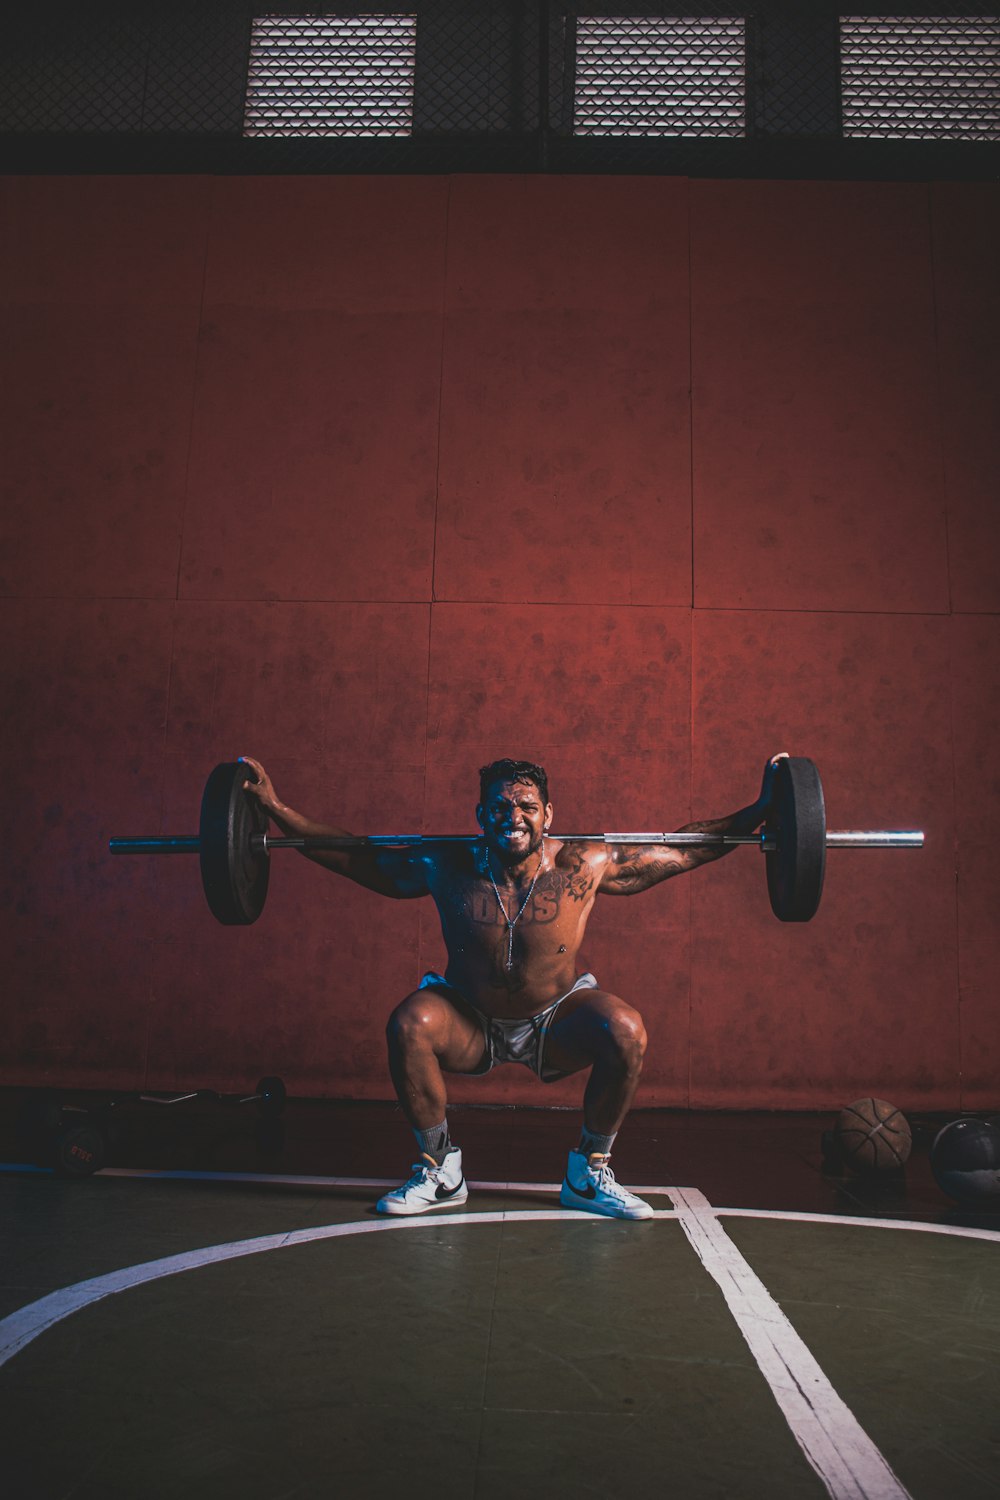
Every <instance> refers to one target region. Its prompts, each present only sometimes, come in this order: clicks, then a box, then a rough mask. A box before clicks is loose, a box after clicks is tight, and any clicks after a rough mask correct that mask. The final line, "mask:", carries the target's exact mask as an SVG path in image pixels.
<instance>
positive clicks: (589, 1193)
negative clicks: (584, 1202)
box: [566, 1177, 597, 1198]
mask: <svg viewBox="0 0 1000 1500" xmlns="http://www.w3.org/2000/svg"><path fill="white" fill-rule="evenodd" d="M566 1186H567V1187H568V1188H569V1190H570V1192H571V1193H575V1194H576V1196H577V1197H578V1198H596V1197H597V1189H596V1188H595V1187H594V1184H593V1183H592V1182H591V1183H588V1184H587V1186H586V1187H585V1188H578V1187H574V1186H573V1184H572V1183H571V1182H570V1180H569V1178H568V1177H567V1178H566Z"/></svg>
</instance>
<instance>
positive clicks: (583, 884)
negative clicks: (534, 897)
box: [545, 839, 608, 900]
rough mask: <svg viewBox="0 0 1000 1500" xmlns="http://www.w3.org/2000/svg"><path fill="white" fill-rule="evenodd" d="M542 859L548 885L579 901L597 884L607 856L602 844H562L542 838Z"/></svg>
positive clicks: (558, 841) (555, 840) (602, 872)
mask: <svg viewBox="0 0 1000 1500" xmlns="http://www.w3.org/2000/svg"><path fill="white" fill-rule="evenodd" d="M545 854H546V860H547V862H548V864H549V872H550V879H549V881H548V882H547V883H548V884H550V885H558V886H559V887H560V889H561V890H564V891H565V892H566V894H567V895H568V896H571V897H573V898H575V899H576V900H583V899H584V898H585V897H587V896H589V895H590V893H591V892H592V891H593V890H594V889H595V888H596V886H597V885H598V884H599V882H600V879H601V876H602V875H603V874H604V870H605V868H606V866H607V862H608V856H607V852H606V850H605V848H604V845H603V844H577V843H567V844H564V843H562V842H561V840H559V839H546V841H545Z"/></svg>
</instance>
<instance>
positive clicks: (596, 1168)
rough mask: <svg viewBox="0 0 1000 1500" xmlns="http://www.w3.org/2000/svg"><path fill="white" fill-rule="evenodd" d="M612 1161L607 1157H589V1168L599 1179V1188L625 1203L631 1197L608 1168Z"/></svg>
mask: <svg viewBox="0 0 1000 1500" xmlns="http://www.w3.org/2000/svg"><path fill="white" fill-rule="evenodd" d="M609 1160H610V1158H609V1157H607V1156H597V1155H595V1156H588V1157H587V1167H588V1169H589V1171H590V1172H591V1173H592V1174H593V1175H594V1177H596V1178H597V1186H598V1187H599V1188H601V1189H602V1191H604V1192H605V1193H608V1194H610V1196H611V1197H613V1198H620V1199H621V1200H622V1201H623V1202H624V1201H625V1199H626V1198H627V1197H628V1196H629V1194H628V1193H627V1191H626V1190H625V1188H623V1187H622V1185H621V1183H620V1182H616V1181H615V1174H614V1172H612V1170H611V1168H610V1167H609V1166H608V1161H609Z"/></svg>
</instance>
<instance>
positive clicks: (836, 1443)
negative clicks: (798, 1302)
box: [670, 1188, 909, 1500]
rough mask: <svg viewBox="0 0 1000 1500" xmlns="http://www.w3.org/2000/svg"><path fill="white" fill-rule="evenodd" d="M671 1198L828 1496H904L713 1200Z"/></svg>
mask: <svg viewBox="0 0 1000 1500" xmlns="http://www.w3.org/2000/svg"><path fill="white" fill-rule="evenodd" d="M670 1199H671V1202H672V1203H673V1205H674V1208H675V1209H676V1211H677V1218H678V1220H679V1221H680V1225H681V1228H682V1229H683V1230H684V1233H685V1234H686V1235H687V1237H688V1239H689V1241H690V1242H691V1245H692V1247H693V1249H694V1252H695V1254H696V1255H697V1256H698V1259H699V1260H700V1261H701V1263H702V1265H703V1266H704V1267H705V1270H706V1271H707V1272H708V1274H709V1275H710V1276H711V1277H712V1279H713V1281H715V1283H716V1284H717V1286H718V1287H719V1289H720V1291H721V1292H722V1295H723V1297H724V1298H725V1299H726V1305H727V1307H728V1308H729V1311H730V1312H731V1313H732V1315H733V1317H734V1318H735V1320H736V1323H737V1326H738V1327H739V1330H740V1332H741V1333H742V1335H743V1337H744V1338H745V1339H746V1341H747V1344H748V1345H749V1347H750V1352H751V1353H752V1354H753V1357H754V1359H755V1360H756V1361H757V1364H758V1365H759V1366H760V1370H761V1373H762V1375H763V1376H764V1379H765V1380H766V1381H767V1383H768V1385H769V1386H770V1387H771V1392H772V1394H773V1396H774V1399H775V1400H776V1401H777V1403H778V1405H779V1407H780V1408H781V1412H782V1415H783V1416H784V1418H785V1421H786V1422H787V1423H788V1425H789V1427H790V1428H791V1430H792V1435H793V1436H794V1438H795V1440H796V1442H797V1443H798V1445H799V1447H800V1448H801V1449H802V1452H803V1453H804V1454H805V1456H806V1458H807V1459H808V1460H809V1462H810V1464H812V1466H813V1468H814V1469H815V1471H816V1473H817V1474H818V1475H819V1477H820V1479H821V1480H822V1481H823V1483H824V1484H825V1486H826V1488H827V1491H828V1492H829V1494H830V1496H831V1497H832V1500H909V1492H908V1491H907V1490H906V1489H905V1488H904V1486H903V1485H902V1484H901V1483H900V1481H899V1480H898V1479H897V1478H896V1475H895V1474H894V1473H893V1471H892V1469H891V1468H890V1467H889V1465H888V1463H887V1462H886V1460H885V1459H884V1458H883V1456H882V1454H881V1453H880V1452H879V1450H878V1449H877V1448H876V1446H875V1444H874V1443H873V1442H872V1440H871V1438H870V1437H869V1436H868V1434H867V1433H866V1432H865V1431H864V1429H863V1428H862V1426H861V1424H860V1423H859V1422H858V1420H857V1418H856V1417H855V1415H854V1413H853V1412H852V1411H851V1410H850V1408H849V1407H848V1406H847V1405H846V1404H845V1403H844V1402H843V1401H842V1400H841V1398H840V1397H839V1396H838V1395H837V1392H836V1391H835V1390H834V1388H833V1386H832V1385H831V1384H830V1382H829V1380H828V1379H827V1377H826V1376H825V1375H824V1373H823V1371H822V1369H821V1368H820V1366H819V1364H818V1363H817V1361H816V1359H815V1358H814V1356H813V1355H812V1353H811V1351H810V1350H809V1348H808V1346H807V1345H806V1344H805V1343H804V1342H803V1340H802V1339H801V1338H800V1337H799V1335H798V1334H797V1333H796V1331H795V1329H794V1328H793V1327H792V1325H791V1323H790V1322H789V1321H788V1319H787V1318H786V1317H785V1314H784V1313H783V1312H782V1311H781V1308H780V1307H779V1306H778V1304H777V1302H775V1300H774V1298H773V1297H772V1296H771V1294H770V1292H769V1291H768V1290H767V1288H766V1286H765V1285H764V1283H763V1282H762V1281H761V1280H760V1278H759V1277H758V1276H757V1275H756V1273H755V1272H754V1271H753V1270H752V1269H751V1267H750V1265H749V1264H748V1263H747V1261H745V1260H744V1259H743V1256H742V1255H741V1254H740V1252H739V1250H738V1249H737V1248H736V1246H735V1245H734V1244H733V1241H732V1240H731V1239H730V1238H729V1236H728V1235H727V1234H726V1231H725V1230H724V1229H723V1227H722V1225H721V1224H720V1223H719V1220H718V1216H717V1214H716V1212H715V1210H714V1209H713V1208H712V1205H711V1204H710V1203H709V1202H708V1200H707V1199H706V1198H704V1197H703V1196H702V1194H701V1193H699V1192H698V1191H697V1190H696V1189H695V1188H674V1189H672V1190H671V1193H670Z"/></svg>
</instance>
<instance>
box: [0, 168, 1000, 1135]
mask: <svg viewBox="0 0 1000 1500" xmlns="http://www.w3.org/2000/svg"><path fill="white" fill-rule="evenodd" d="M2 194H3V215H4V221H5V223H6V225H7V230H6V232H5V234H4V236H3V246H2V249H0V263H2V277H0V295H2V297H3V300H4V304H5V307H4V312H5V323H6V325H7V329H8V333H7V337H6V339H5V341H4V357H5V359H6V361H7V363H8V366H9V368H8V371H7V374H8V377H9V394H8V396H7V398H6V401H5V410H4V421H5V423H6V424H7V432H6V436H5V439H4V453H5V458H4V463H3V474H2V485H3V518H2V523H0V525H2V531H0V595H2V597H0V613H2V617H3V624H4V640H5V643H6V650H5V652H4V663H3V674H4V702H5V705H6V711H5V714H4V717H3V723H2V727H0V755H2V760H3V787H4V792H5V804H6V812H7V817H6V841H7V854H6V858H5V860H4V863H3V872H2V877H0V880H2V891H0V897H2V902H3V920H4V929H5V942H4V951H5V954H6V961H5V970H6V980H7V1007H6V1020H5V1026H4V1036H5V1043H4V1045H5V1048H6V1049H7V1053H8V1055H7V1066H6V1068H5V1073H4V1076H5V1079H6V1081H8V1082H11V1083H33V1082H39V1081H42V1080H48V1081H52V1082H57V1083H60V1084H74V1085H78V1086H90V1087H101V1086H109V1087H118V1088H126V1087H134V1086H136V1085H139V1084H145V1085H146V1086H148V1087H170V1086H173V1085H175V1084H197V1085H202V1086H216V1087H221V1088H242V1087H243V1086H244V1084H246V1083H248V1082H251V1083H252V1082H253V1081H254V1080H255V1079H256V1077H257V1076H258V1075H259V1074H260V1073H262V1072H279V1073H281V1074H282V1075H283V1076H284V1077H285V1078H286V1079H287V1081H288V1082H289V1085H290V1087H291V1088H292V1089H293V1090H295V1091H298V1092H303V1093H310V1094H329V1095H339V1096H357V1097H374V1098H378V1097H388V1096H389V1092H390V1090H389V1087H388V1081H387V1078H386V1074H385V1068H384V1062H383V1040H382V1028H383V1023H384V1018H385V1016H386V1014H387V1012H388V1010H389V1009H390V1007H391V1005H392V1004H393V1003H394V1001H395V1000H396V999H397V998H399V997H401V996H402V995H403V994H404V993H406V991H407V990H408V989H409V988H411V987H412V985H413V984H414V982H415V981H416V979H417V978H418V976H419V975H420V973H421V972H422V970H423V969H424V968H426V967H430V966H434V965H438V964H439V963H440V962H441V960H442V951H441V943H440V938H439V934H438V931H437V926H436V921H435V917H434V913H433V910H432V909H431V908H430V907H429V906H427V905H426V904H425V903H399V904H396V905H392V906H390V905H388V904H387V903H385V902H384V901H382V900H380V898H378V897H376V896H374V895H371V894H369V893H366V892H363V891H361V890H358V889H356V888H353V887H351V886H349V885H347V884H346V883H341V882H339V881H337V880H335V879H333V878H331V877H329V876H325V875H324V874H322V873H321V872H319V871H317V870H316V869H315V868H313V867H311V866H309V865H307V864H306V863H305V862H304V861H302V860H299V859H297V858H296V857H295V856H294V855H291V856H286V857H284V858H282V860H281V865H280V868H276V869H275V870H274V872H273V881H272V887H271V895H270V897H269V901H268V907H267V910H266V912H265V913H264V915H263V917H262V918H261V920H260V921H259V922H258V923H257V925H256V926H254V927H252V928H245V929H225V928H222V927H220V926H218V925H217V924H216V923H215V922H214V920H213V919H212V918H211V917H210V916H209V914H208V911H207V908H206V907H205V905H204V901H203V898H202V896H201V893H200V885H199V879H198V873H197V867H196V863H195V861H194V860H182V859H180V858H178V859H163V860H153V859H147V860H139V859H133V860H129V859H112V858H110V857H109V856H108V854H107V853H106V841H107V839H108V837H109V836H110V835H112V834H122V833H147V832H156V831H166V832H175V833H185V832H193V831H195V829H196V824H197V809H198V802H199V798H200V794H201V788H202V785H203V783H204V780H205V777H206V775H207V773H208V771H209V770H210V769H211V767H212V766H213V765H214V764H215V763H216V762H217V761H219V760H222V759H230V758H232V757H233V756H235V755H238V754H240V753H245V752H248V753H254V754H257V755H259V756H260V757H261V758H262V759H264V761H265V762H266V763H267V765H268V766H269V768H270V769H271V771H272V773H273V775H274V777H275V780H276V782H277V784H278V787H279V790H281V791H282V793H283V794H284V795H285V796H286V797H287V799H288V800H289V801H291V802H293V803H294V804H297V805H299V806H301V807H303V808H304V809H305V810H307V811H309V812H312V813H314V814H315V815H317V816H328V817H330V818H334V819H337V820H339V821H342V822H343V823H345V824H347V825H348V826H352V827H355V828H357V829H358V831H396V830H398V829H409V830H414V831H419V830H420V829H427V830H436V831H463V830H465V829H466V828H471V827H472V823H471V818H472V809H473V806H474V804H475V800H476V790H477V782H476V768H477V767H478V766H479V765H480V764H481V763H482V762H483V761H484V760H486V759H489V758H492V757H493V756H494V755H497V754H503V753H514V754H524V755H530V756H532V757H536V758H540V759H542V760H544V762H545V763H546V764H547V765H548V767H549V770H550V775H551V777H552V781H553V794H554V801H555V805H556V823H557V826H559V825H561V826H562V827H563V828H564V829H568V828H570V827H571V826H572V827H573V828H574V830H581V829H602V828H615V827H626V828H627V827H668V826H674V825H677V824H679V823H682V822H684V821H686V820H687V819H688V818H689V817H691V816H717V815H721V814H723V813H725V812H728V811H731V810H733V809H734V808H735V807H737V806H740V805H742V804H743V803H744V802H746V801H747V800H749V799H751V798H752V797H753V795H754V794H755V792H756V789H757V784H758V778H759V774H760V767H761V765H762V763H763V761H764V759H765V757H766V755H767V754H769V753H770V752H772V751H774V750H778V749H789V750H792V751H794V752H798V753H800V754H808V755H811V756H813V757H814V758H815V759H816V760H817V761H818V763H819V765H820V768H821V770H822V772H823V775H824V782H825V786H826V791H827V800H828V805H829V814H830V823H831V826H833V827H864V826H875V827H899V826H904V827H923V828H924V829H925V830H926V833H927V847H926V848H925V849H924V850H923V851H922V852H921V853H913V852H897V851H884V852H877V851H875V852H868V853H865V854H860V853H853V854H852V853H846V852H834V853H831V855H830V859H829V871H828V882H827V891H826V895H825V897H824V902H823V906H822V908H821V910H820V913H819V915H818V916H817V918H816V919H815V920H814V921H813V922H812V923H811V924H809V925H808V926H803V927H796V926H787V925H783V924H779V923H777V922H775V921H774V919H773V918H772V916H771V914H770V911H769V908H768V905H767V900H766V895H765V889H764V878H763V871H762V867H761V861H760V858H759V856H758V855H757V854H755V853H754V852H753V851H746V852H744V853H742V854H737V855H736V856H734V857H732V858H731V859H729V860H727V861H726V862H725V863H724V864H722V865H719V866H714V867H711V868H709V869H707V870H703V871H701V872H699V873H697V874H696V875H695V876H693V877H692V878H691V879H689V880H681V881H676V882H672V883H671V884H669V885H667V886H665V887H662V888H660V889H658V890H655V891H653V892H650V893H647V894H646V895H644V896H641V897H638V898H636V899H635V900H633V901H614V902H607V903H606V904H603V905H602V904H601V903H599V904H598V909H597V910H596V912H595V915H594V918H593V921H592V924H591V929H590V933H589V935H588V942H587V947H586V951H585V953H584V955H583V957H584V960H585V962H586V963H587V964H588V965H589V966H591V967H593V968H594V969H595V970H596V972H597V973H598V974H599V975H600V977H601V980H602V982H603V983H604V984H606V985H607V986H609V987H613V988H615V989H616V990H618V991H619V992H620V993H621V994H623V995H624V996H626V997H627V998H628V999H630V1000H632V1001H634V1002H635V1003H637V1004H638V1005H639V1006H640V1007H641V1009H642V1010H643V1011H644V1013H645V1015H646V1018H647V1022H648V1025H649V1029H650V1032H651V1035H652V1043H651V1049H650V1055H649V1060H648V1065H647V1072H646V1075H645V1080H644V1085H643V1090H642V1093H641V1095H640V1102H641V1103H644V1104H647V1105H654V1104H659V1105H688V1104H690V1105H692V1106H698V1107H711V1106H737V1105H738V1106H763V1107H771V1106H784V1107H828V1106H830V1105H833V1104H836V1103H839V1102H841V1101H843V1100H845V1099H848V1098H852V1097H856V1096H857V1095H860V1094H864V1093H868V1092H874V1093H876V1094H880V1095H883V1096H887V1097H889V1098H891V1099H893V1100H894V1101H896V1102H897V1103H899V1104H900V1105H902V1106H903V1107H904V1108H914V1107H924V1108H930V1107H940V1108H955V1107H958V1106H959V1105H963V1106H965V1107H984V1106H986V1105H995V1104H996V1103H997V1102H998V1099H1000V1088H998V1085H997V1071H998V1067H1000V1021H998V1016H1000V1007H998V1005H997V994H996V988H997V984H996V978H995V975H996V973H997V970H998V960H1000V938H998V934H997V926H996V922H995V915H994V914H995V912H996V910H997V905H998V900H1000V874H998V873H997V861H996V859H995V857H994V850H995V849H996V847H997V840H998V837H1000V797H998V781H997V772H996V755H995V748H994V747H995V743H996V739H997V736H998V734H1000V694H998V690H997V680H998V679H997V666H998V661H1000V629H998V620H997V610H998V605H1000V568H998V561H1000V558H998V552H1000V547H998V528H997V518H996V504H997V501H996V489H995V482H996V481H995V475H996V445H997V439H996V433H997V431H998V423H997V405H996V397H997V378H996V363H997V354H996V351H997V348H998V331H1000V330H998V327H997V324H998V319H997V292H996V277H995V267H996V264H997V263H998V254H997V251H998V246H997V220H998V214H997V191H996V189H995V188H994V187H993V186H990V185H979V184H961V185H948V186H938V185H934V186H931V187H928V186H927V185H923V184H895V185H884V184H854V183H843V182H829V183H810V182H801V183H799V182H781V183H771V182H714V181H712V182H708V181H706V182H691V183H688V182H686V181H682V180H667V179H657V178H641V179H629V178H612V177H598V178H585V177H567V178H548V177H524V178H517V177H514V178H504V177H495V176H486V177H458V178H452V179H447V178H441V177H434V178H415V177H406V178H398V179H394V178H388V177H378V178H373V179H364V178H359V177H350V178H343V179H339V178H332V177H323V178H307V177H270V178H261V179H253V178H241V177H235V178H226V179H217V180H216V179H209V178H197V177H176V178H170V177H153V178H126V177H113V178H87V177H78V178H42V179H32V178H11V179H7V180H6V181H5V182H3V184H2ZM275 863H276V865H277V857H276V860H275ZM579 1092H580V1082H579V1080H577V1081H576V1082H572V1083H569V1084H565V1085H560V1086H558V1087H557V1088H552V1089H548V1090H542V1089H541V1088H540V1087H539V1086H538V1085H537V1083H535V1081H534V1080H533V1079H531V1078H530V1076H529V1075H527V1074H526V1073H524V1072H523V1071H522V1070H515V1069H510V1068H508V1069H504V1070H501V1071H500V1072H499V1073H498V1074H496V1075H494V1077H493V1078H491V1079H490V1080H488V1081H486V1082H482V1081H476V1082H475V1083H465V1084H460V1085H458V1086H456V1089H455V1097H456V1098H462V1099H476V1100H483V1101H486V1100H493V1101H499V1100H504V1101H512V1100H513V1101H520V1102H526V1103H527V1102H530V1103H536V1104H537V1103H540V1102H544V1103H560V1104H568V1103H572V1102H574V1101H575V1100H576V1099H577V1098H578V1097H579Z"/></svg>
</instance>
